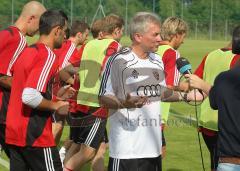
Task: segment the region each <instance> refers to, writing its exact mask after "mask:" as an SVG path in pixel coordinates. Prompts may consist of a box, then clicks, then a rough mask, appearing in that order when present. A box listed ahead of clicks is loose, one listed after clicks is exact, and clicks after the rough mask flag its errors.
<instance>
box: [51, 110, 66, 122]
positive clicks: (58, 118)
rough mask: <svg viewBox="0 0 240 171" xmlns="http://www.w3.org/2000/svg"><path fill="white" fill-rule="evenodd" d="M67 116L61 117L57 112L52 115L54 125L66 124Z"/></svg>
mask: <svg viewBox="0 0 240 171" xmlns="http://www.w3.org/2000/svg"><path fill="white" fill-rule="evenodd" d="M65 119H66V116H64V115H59V114H57V113H56V112H54V113H53V114H52V123H58V122H62V124H64V123H65Z"/></svg>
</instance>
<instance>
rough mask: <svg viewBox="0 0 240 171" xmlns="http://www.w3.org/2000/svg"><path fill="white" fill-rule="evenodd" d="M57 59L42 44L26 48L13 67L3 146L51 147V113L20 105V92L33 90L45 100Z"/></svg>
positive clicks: (49, 94) (50, 94)
mask: <svg viewBox="0 0 240 171" xmlns="http://www.w3.org/2000/svg"><path fill="white" fill-rule="evenodd" d="M57 69H58V60H57V58H56V56H55V54H54V53H53V52H52V51H51V50H50V48H49V47H47V46H46V45H44V44H42V43H38V44H36V45H34V46H31V47H29V48H26V49H25V50H24V51H23V53H22V54H21V55H20V57H19V59H18V60H17V62H16V64H15V65H14V67H13V72H14V77H13V82H12V91H11V96H10V101H9V107H8V112H7V119H6V143H7V144H12V145H16V146H21V147H24V146H33V147H51V146H55V141H54V138H53V135H52V112H51V111H40V110H38V109H32V108H31V107H29V106H27V105H25V104H23V103H22V98H21V97H22V92H23V89H24V88H26V87H28V88H33V89H36V90H37V91H39V92H41V94H42V96H43V97H44V98H46V99H48V100H51V98H52V92H51V90H52V82H51V81H52V80H54V79H53V76H54V75H55V73H56V71H57Z"/></svg>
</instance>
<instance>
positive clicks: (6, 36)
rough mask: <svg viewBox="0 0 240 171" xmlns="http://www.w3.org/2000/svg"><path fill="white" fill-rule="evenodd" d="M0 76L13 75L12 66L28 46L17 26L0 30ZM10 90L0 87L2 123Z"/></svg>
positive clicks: (0, 116) (0, 118)
mask: <svg viewBox="0 0 240 171" xmlns="http://www.w3.org/2000/svg"><path fill="white" fill-rule="evenodd" d="M0 42H1V43H0V61H1V62H0V76H4V75H8V76H12V73H11V68H12V66H13V64H14V63H15V61H16V60H17V58H18V57H19V54H20V53H21V52H22V51H23V49H24V48H25V47H26V45H27V43H26V39H25V37H24V36H23V35H22V33H21V32H20V31H19V29H18V28H17V27H14V26H10V27H8V28H6V29H5V30H2V31H0ZM9 96H10V90H7V89H5V88H3V87H0V123H3V124H4V123H5V121H6V113H7V106H8V102H9Z"/></svg>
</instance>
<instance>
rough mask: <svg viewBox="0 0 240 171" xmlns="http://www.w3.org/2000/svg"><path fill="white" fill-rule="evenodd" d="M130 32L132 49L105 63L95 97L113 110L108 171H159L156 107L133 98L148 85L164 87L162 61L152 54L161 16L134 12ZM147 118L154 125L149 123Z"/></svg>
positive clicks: (157, 114) (159, 143)
mask: <svg viewBox="0 0 240 171" xmlns="http://www.w3.org/2000/svg"><path fill="white" fill-rule="evenodd" d="M129 30H130V38H131V40H132V45H131V47H130V48H126V49H123V50H121V51H120V52H119V53H117V54H116V55H114V56H112V57H111V58H110V59H109V60H108V63H107V65H106V68H105V71H104V75H103V78H102V83H101V89H100V95H99V96H100V103H101V104H102V105H103V106H104V107H107V108H109V109H111V110H109V112H111V116H110V117H109V121H110V135H109V148H110V154H109V157H110V158H109V165H108V170H109V171H114V170H119V171H125V170H128V171H136V170H139V171H146V170H147V171H156V170H158V171H159V170H161V144H162V142H161V129H159V127H160V125H161V118H160V117H161V116H160V105H159V102H158V101H155V102H148V101H147V98H146V96H145V95H144V96H140V95H139V96H137V92H138V90H139V89H141V87H142V88H144V87H145V86H147V84H148V85H159V84H161V85H165V81H164V72H163V68H164V66H163V62H162V61H161V59H160V57H159V56H158V55H157V54H155V53H153V52H156V51H157V49H158V46H159V43H160V41H161V37H160V20H159V17H158V16H156V15H155V14H152V13H147V12H140V13H137V14H136V15H135V16H134V17H133V19H132V21H131V23H130V27H129ZM146 68H148V69H147V70H146ZM146 73H149V75H146ZM150 74H151V75H150ZM142 92H145V91H139V93H142ZM152 92H153V91H152ZM114 109H115V110H114ZM150 120H155V121H156V124H149V123H147V122H148V121H149V122H150ZM144 122H145V123H144Z"/></svg>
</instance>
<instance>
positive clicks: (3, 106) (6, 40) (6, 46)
mask: <svg viewBox="0 0 240 171" xmlns="http://www.w3.org/2000/svg"><path fill="white" fill-rule="evenodd" d="M45 10H46V9H45V7H44V6H43V5H42V4H41V3H39V2H37V1H30V2H28V3H27V4H25V5H24V7H23V9H22V12H21V14H20V16H19V18H18V19H17V21H16V22H15V23H14V25H13V26H9V27H8V28H6V29H4V30H2V31H0V42H1V43H0V61H1V62H0V144H1V145H2V148H3V150H4V151H5V153H6V154H7V156H8V157H9V150H8V149H7V146H6V145H5V128H6V125H5V124H6V123H5V122H6V113H7V107H8V103H9V96H10V90H11V82H12V73H11V72H10V71H11V69H12V66H13V65H14V63H15V62H16V60H17V58H18V57H19V55H20V54H21V52H22V51H23V49H24V48H25V47H26V46H27V43H26V39H25V36H26V35H27V36H34V35H35V33H36V32H37V31H38V27H39V24H38V23H39V19H40V16H41V15H42V13H43V12H44V11H45Z"/></svg>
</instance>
